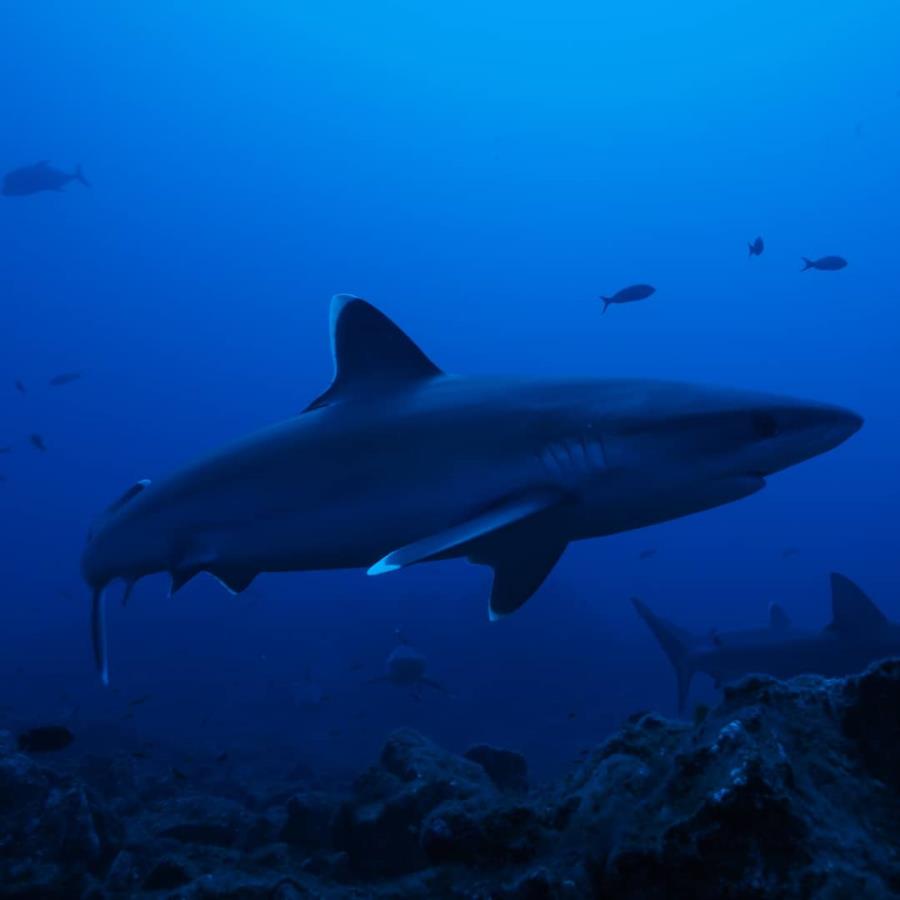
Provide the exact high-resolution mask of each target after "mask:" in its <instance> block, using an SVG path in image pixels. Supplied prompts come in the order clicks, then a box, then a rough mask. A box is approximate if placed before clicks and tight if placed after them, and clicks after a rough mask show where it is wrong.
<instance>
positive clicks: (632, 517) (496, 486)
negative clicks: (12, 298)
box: [82, 295, 862, 682]
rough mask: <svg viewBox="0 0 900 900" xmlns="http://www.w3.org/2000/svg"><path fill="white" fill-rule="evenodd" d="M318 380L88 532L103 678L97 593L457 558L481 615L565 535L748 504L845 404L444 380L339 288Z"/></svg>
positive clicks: (852, 422)
mask: <svg viewBox="0 0 900 900" xmlns="http://www.w3.org/2000/svg"><path fill="white" fill-rule="evenodd" d="M331 345H332V352H333V356H334V364H335V374H334V381H333V382H332V384H331V386H330V387H329V388H328V390H327V391H325V393H324V394H322V395H321V396H320V397H319V398H318V399H316V400H314V401H313V402H312V403H311V404H310V405H309V406H308V407H307V408H306V410H305V411H304V412H303V413H302V414H301V415H299V416H296V417H295V418H293V419H289V420H288V421H286V422H284V423H282V424H280V425H275V426H273V427H271V428H268V429H266V430H264V431H262V432H259V433H258V434H255V435H252V436H251V437H249V438H246V439H245V440H243V441H241V442H239V443H237V444H234V445H232V446H230V447H227V448H225V449H224V450H222V451H219V452H217V453H214V454H213V455H212V456H209V457H207V458H206V459H204V460H201V461H200V462H198V463H196V464H195V465H193V466H191V467H189V468H187V469H184V470H183V471H181V472H180V473H178V474H176V475H174V476H172V477H171V478H169V479H168V480H166V481H163V482H162V483H160V484H154V485H152V486H151V485H150V482H149V481H141V482H138V483H137V484H136V485H134V486H133V487H131V488H129V489H128V490H127V491H126V492H125V493H124V494H123V495H122V496H121V497H120V498H119V499H118V500H116V501H115V502H114V503H113V504H112V506H110V507H109V509H107V510H106V512H105V513H103V514H102V515H101V516H100V517H99V518H98V519H97V520H96V522H95V523H94V527H93V528H92V530H91V534H90V536H89V539H88V544H87V547H86V548H85V551H84V555H83V557H82V574H83V576H84V578H85V580H86V581H87V583H88V584H89V585H90V586H91V588H92V589H93V614H92V630H93V640H94V655H95V660H96V663H97V666H98V668H99V670H100V673H101V677H102V679H103V681H104V682H108V667H107V654H106V638H105V624H104V609H105V606H104V603H103V592H104V588H105V587H106V585H108V584H109V583H110V582H111V581H112V580H114V579H116V578H119V579H122V580H123V581H124V582H125V585H126V592H127V591H129V590H130V589H131V586H132V585H133V584H134V583H135V582H136V581H137V580H138V579H139V578H142V577H143V576H145V575H149V574H151V573H153V572H161V571H166V572H169V573H170V574H171V579H172V581H171V590H172V591H173V592H174V591H176V590H178V589H179V588H180V587H181V586H182V585H184V584H185V583H186V582H187V581H189V580H190V579H191V578H193V577H194V576H195V575H197V574H198V573H200V572H209V573H210V574H212V575H214V576H215V577H216V578H218V579H219V581H221V582H222V583H223V584H224V585H225V586H226V587H228V588H229V589H230V590H232V591H234V592H238V591H242V590H244V589H246V588H247V587H248V586H249V585H250V583H251V582H252V581H253V579H254V578H255V577H256V576H257V575H258V574H259V573H260V572H284V571H302V570H312V569H341V568H355V567H362V568H367V569H368V571H369V574H370V575H378V574H381V573H384V572H391V571H393V570H395V569H400V568H403V567H404V566H408V565H411V564H413V563H418V562H427V561H430V560H435V559H446V558H449V557H467V558H468V559H470V560H471V561H473V562H476V563H481V564H484V565H487V566H490V567H491V568H492V569H493V571H494V581H493V587H492V589H491V598H490V607H489V611H490V615H491V617H492V618H499V617H501V616H504V615H506V614H508V613H511V612H514V611H515V610H517V609H518V608H519V607H520V606H521V605H522V604H523V603H525V601H526V600H527V599H528V598H529V597H530V596H531V595H532V594H533V593H534V592H535V591H536V590H537V589H538V587H540V585H541V583H542V582H543V581H544V579H545V578H546V577H547V575H548V574H549V572H550V570H551V569H552V568H553V566H554V565H555V564H556V562H557V561H558V560H559V558H560V556H561V555H562V553H563V551H564V550H565V548H566V546H567V545H568V544H569V542H571V541H576V540H581V539H583V538H590V537H598V536H601V535H607V534H614V533H616V532H619V531H626V530H628V529H632V528H640V527H642V526H644V525H650V524H653V523H655V522H663V521H666V520H667V519H674V518H676V517H678V516H684V515H687V514H689V513H694V512H699V511H700V510H705V509H710V508H712V507H714V506H719V505H721V504H723V503H729V502H731V501H733V500H738V499H740V498H741V497H746V496H748V495H750V494H753V493H756V491H758V490H760V489H761V488H762V487H764V486H765V483H766V481H765V479H766V476H767V475H770V474H771V473H773V472H778V471H780V470H781V469H784V468H787V467H788V466H792V465H794V464H796V463H799V462H802V461H803V460H806V459H809V458H810V457H813V456H817V455H818V454H820V453H824V452H825V451H827V450H830V449H831V448H833V447H836V446H837V445H838V444H840V443H842V442H843V441H845V440H846V439H847V438H848V437H850V435H852V434H853V433H854V432H855V431H857V429H859V428H860V426H861V425H862V419H861V418H860V417H859V416H858V415H856V414H855V413H852V412H850V411H848V410H845V409H840V408H838V407H835V406H826V405H823V404H816V403H802V402H799V401H796V400H790V399H785V398H781V397H773V396H770V395H767V394H758V393H751V392H746V391H734V390H723V389H716V388H708V387H696V386H693V385H684V384H670V383H664V382H655V381H625V380H582V381H546V380H544V381H541V380H531V381H526V380H515V379H500V378H494V379H491V378H462V377H457V376H452V375H446V374H444V373H443V372H442V371H441V370H440V369H439V368H438V367H437V366H436V365H435V364H434V363H433V362H432V361H431V360H430V359H428V357H427V356H425V354H424V353H423V352H422V351H421V350H420V349H419V348H418V347H417V346H416V345H415V344H414V343H413V342H412V341H411V340H410V339H409V338H408V337H407V336H406V335H405V334H404V333H403V332H402V331H401V330H400V329H399V328H398V327H397V326H396V325H395V324H394V323H393V322H391V321H390V319H388V318H387V317H386V316H384V315H383V314H382V313H380V312H379V311H378V310H376V309H375V308H374V307H373V306H371V305H370V304H368V303H366V301H364V300H361V299H359V298H358V297H351V296H348V295H339V296H338V297H335V298H334V300H333V301H332V308H331Z"/></svg>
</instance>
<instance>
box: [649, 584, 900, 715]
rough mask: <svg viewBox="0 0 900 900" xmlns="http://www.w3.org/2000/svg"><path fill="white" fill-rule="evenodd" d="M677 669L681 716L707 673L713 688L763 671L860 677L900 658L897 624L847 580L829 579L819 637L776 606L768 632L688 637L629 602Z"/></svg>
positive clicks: (785, 675)
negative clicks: (827, 615)
mask: <svg viewBox="0 0 900 900" xmlns="http://www.w3.org/2000/svg"><path fill="white" fill-rule="evenodd" d="M632 603H634V606H635V609H637V611H638V614H639V615H640V617H641V618H642V619H643V620H644V621H645V622H646V623H647V625H648V627H649V628H650V630H651V631H652V632H653V634H654V636H655V637H656V639H657V640H658V641H659V643H660V645H661V646H662V648H663V650H664V651H665V652H666V655H667V656H668V657H669V660H670V661H671V663H672V666H673V667H674V669H675V676H676V678H677V681H678V711H679V712H684V707H685V703H686V701H687V696H688V690H689V688H690V684H691V679H692V678H693V676H694V673H695V672H702V673H704V674H705V675H709V676H711V677H712V678H714V679H715V682H716V687H720V686H721V685H722V684H725V683H726V682H729V681H734V680H735V679H737V678H740V677H741V676H743V675H748V674H750V673H754V672H759V673H763V674H766V675H772V676H774V677H775V678H792V677H794V676H795V675H806V674H809V675H824V676H825V677H827V678H836V677H839V676H843V675H852V674H853V673H855V672H861V671H862V670H863V669H865V668H866V667H867V666H868V665H870V664H871V663H873V662H875V661H876V660H879V659H884V658H885V657H888V656H900V624H896V623H893V622H889V621H888V620H887V618H886V617H885V615H884V613H883V612H882V611H881V610H880V609H878V607H877V606H876V605H875V604H874V603H873V602H872V601H871V600H870V599H869V598H868V597H867V596H866V595H865V594H864V593H863V592H862V590H860V588H859V587H858V586H857V585H855V584H854V583H853V582H852V581H851V580H850V579H849V578H847V577H846V576H844V575H839V574H838V573H837V572H833V573H832V575H831V609H832V620H831V622H830V624H828V625H826V626H825V628H823V629H821V630H818V631H817V630H813V629H804V628H797V627H796V626H794V625H792V624H791V621H790V619H789V618H788V616H787V614H786V613H785V611H784V610H783V609H782V608H781V606H779V605H778V604H777V603H772V604H770V606H769V627H768V628H751V629H747V630H744V631H713V632H711V633H710V634H709V635H707V636H706V637H700V636H697V635H693V634H690V633H689V632H687V631H685V630H684V629H683V628H679V627H678V626H677V625H673V624H672V623H671V622H668V621H666V620H665V619H663V618H661V617H660V616H657V615H656V614H655V613H653V612H651V611H650V609H649V608H648V607H647V606H646V605H645V604H644V603H642V602H641V601H640V600H638V599H637V598H636V597H633V598H632Z"/></svg>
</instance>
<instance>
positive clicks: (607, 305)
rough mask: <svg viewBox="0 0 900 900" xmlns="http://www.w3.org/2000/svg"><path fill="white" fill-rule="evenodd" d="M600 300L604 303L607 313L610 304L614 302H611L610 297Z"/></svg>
mask: <svg viewBox="0 0 900 900" xmlns="http://www.w3.org/2000/svg"><path fill="white" fill-rule="evenodd" d="M600 299H601V300H602V301H603V312H606V311H607V310H608V309H609V304H610V303H612V300H610V299H609V297H601V298H600Z"/></svg>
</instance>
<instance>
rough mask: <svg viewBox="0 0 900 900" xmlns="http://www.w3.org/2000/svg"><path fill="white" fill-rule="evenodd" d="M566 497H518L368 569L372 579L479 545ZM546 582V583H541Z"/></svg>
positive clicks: (550, 493) (553, 493)
mask: <svg viewBox="0 0 900 900" xmlns="http://www.w3.org/2000/svg"><path fill="white" fill-rule="evenodd" d="M564 496H565V495H563V494H561V493H560V492H559V491H557V490H552V489H536V490H533V491H527V492H526V493H524V494H518V495H516V496H515V497H511V498H509V499H507V500H503V501H501V502H500V503H497V504H495V505H494V506H491V507H490V508H489V509H487V510H486V511H485V512H483V513H481V514H480V515H477V516H474V517H473V518H471V519H467V520H466V521H465V522H461V523H459V524H458V525H453V526H451V527H450V528H447V529H446V530H444V531H440V532H438V533H437V534H430V535H428V537H424V538H422V539H421V540H419V541H415V542H414V543H412V544H407V545H406V546H405V547H401V548H400V549H399V550H394V551H393V553H389V554H388V555H387V556H385V557H383V558H382V559H380V560H379V561H378V562H377V563H375V565H373V566H372V567H371V568H370V569H369V575H383V574H384V573H385V572H394V571H396V570H397V569H402V568H404V566H410V565H412V564H413V563H417V562H423V561H424V560H426V559H431V558H433V557H435V556H439V555H440V554H442V553H447V552H448V551H450V550H453V549H455V548H457V547H460V546H462V545H463V544H468V543H470V542H472V541H477V540H478V539H479V538H483V537H485V536H486V535H490V534H493V533H494V532H495V531H497V530H498V529H501V528H505V527H507V526H509V525H513V524H515V523H517V522H521V521H522V520H524V519H527V518H528V517H529V516H533V515H534V514H535V513H539V512H542V511H543V510H546V509H549V508H551V507H553V506H555V505H556V504H558V503H560V502H561V501H562V500H563V499H564ZM541 580H543V579H541Z"/></svg>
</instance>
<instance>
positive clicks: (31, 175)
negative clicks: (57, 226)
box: [0, 159, 91, 197]
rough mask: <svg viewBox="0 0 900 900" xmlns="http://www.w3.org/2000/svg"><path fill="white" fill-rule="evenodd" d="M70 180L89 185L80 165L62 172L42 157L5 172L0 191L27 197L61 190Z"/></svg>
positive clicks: (8, 195)
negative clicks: (70, 170)
mask: <svg viewBox="0 0 900 900" xmlns="http://www.w3.org/2000/svg"><path fill="white" fill-rule="evenodd" d="M70 181H80V182H81V184H83V185H84V186H85V187H90V186H91V185H90V182H88V180H87V178H85V177H84V172H82V171H81V166H76V167H75V170H74V171H73V172H63V171H62V170H61V169H57V168H54V167H53V166H51V165H50V161H49V160H46V159H42V160H41V161H40V162H38V163H35V164H34V165H33V166H22V167H21V168H20V169H13V171H12V172H7V173H6V175H5V176H4V178H3V188H2V190H0V193H2V194H3V196H4V197H27V196H28V195H29V194H39V193H41V192H42V191H61V190H62V189H63V188H64V187H65V186H66V185H67V184H68V183H69V182H70Z"/></svg>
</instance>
